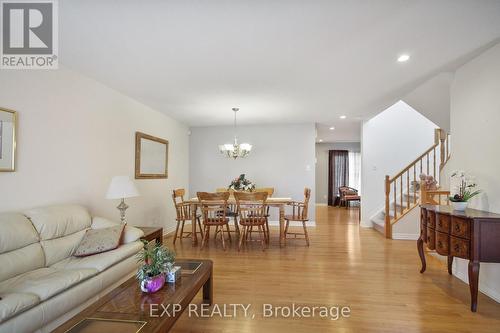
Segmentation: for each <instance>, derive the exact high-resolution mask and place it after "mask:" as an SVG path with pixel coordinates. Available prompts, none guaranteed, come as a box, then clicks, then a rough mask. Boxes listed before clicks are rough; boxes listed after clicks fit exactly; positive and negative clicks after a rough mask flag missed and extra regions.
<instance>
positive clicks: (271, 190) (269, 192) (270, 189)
mask: <svg viewBox="0 0 500 333" xmlns="http://www.w3.org/2000/svg"><path fill="white" fill-rule="evenodd" d="M254 192H266V193H267V197H268V198H270V197H272V196H273V194H274V187H261V188H256V189H255V190H254ZM269 208H270V207H269V206H267V212H266V231H267V233H266V236H267V239H266V241H267V242H268V243H269V237H270V232H269V216H270V214H269ZM251 232H252V231H251V230H250V233H251Z"/></svg>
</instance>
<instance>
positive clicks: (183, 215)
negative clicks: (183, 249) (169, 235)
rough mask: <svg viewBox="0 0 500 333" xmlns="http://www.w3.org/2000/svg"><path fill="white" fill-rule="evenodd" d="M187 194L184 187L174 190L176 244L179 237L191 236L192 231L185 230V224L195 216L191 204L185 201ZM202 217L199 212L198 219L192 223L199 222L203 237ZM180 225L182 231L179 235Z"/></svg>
mask: <svg viewBox="0 0 500 333" xmlns="http://www.w3.org/2000/svg"><path fill="white" fill-rule="evenodd" d="M185 194H186V190H184V189H183V188H179V189H176V190H173V191H172V199H173V201H174V206H175V213H176V219H175V220H176V221H177V226H176V227H175V234H174V244H175V242H176V240H177V238H181V239H182V238H191V234H192V232H190V231H186V232H185V231H184V224H185V223H186V221H191V219H192V218H193V217H192V215H191V205H190V204H189V203H188V202H184V195H185ZM200 217H201V215H199V214H197V215H196V221H191V223H198V227H199V233H200V235H201V237H203V232H202V228H201V222H200ZM179 227H180V228H181V230H180V231H181V232H180V235H179Z"/></svg>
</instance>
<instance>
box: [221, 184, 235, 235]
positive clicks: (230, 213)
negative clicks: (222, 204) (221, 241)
mask: <svg viewBox="0 0 500 333" xmlns="http://www.w3.org/2000/svg"><path fill="white" fill-rule="evenodd" d="M215 191H216V192H217V193H223V192H229V196H232V195H233V193H234V190H231V189H228V188H227V187H219V188H217V189H216V190H215ZM226 216H227V217H229V218H232V219H233V222H234V229H233V230H231V229H229V231H230V232H234V233H235V234H236V237H239V236H240V227H239V225H238V212H237V207H236V204H231V203H229V204H228V209H227V213H226ZM215 236H217V234H216V235H215Z"/></svg>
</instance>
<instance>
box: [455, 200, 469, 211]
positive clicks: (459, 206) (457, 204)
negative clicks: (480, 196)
mask: <svg viewBox="0 0 500 333" xmlns="http://www.w3.org/2000/svg"><path fill="white" fill-rule="evenodd" d="M468 204H469V203H468V202H453V201H452V202H451V206H452V207H453V210H459V211H464V210H465V209H466V208H467V205H468Z"/></svg>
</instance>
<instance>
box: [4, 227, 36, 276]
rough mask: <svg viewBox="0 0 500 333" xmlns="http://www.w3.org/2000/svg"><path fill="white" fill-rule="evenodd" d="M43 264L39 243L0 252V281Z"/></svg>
mask: <svg viewBox="0 0 500 333" xmlns="http://www.w3.org/2000/svg"><path fill="white" fill-rule="evenodd" d="M2 232H3V231H2ZM44 266H45V257H44V254H43V250H42V246H41V245H40V243H34V244H31V245H28V246H25V247H23V248H20V249H17V250H13V251H9V252H5V253H2V254H0V281H5V280H7V279H10V278H12V277H14V276H16V275H19V274H23V273H25V272H28V271H32V270H34V269H37V268H41V267H44Z"/></svg>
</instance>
